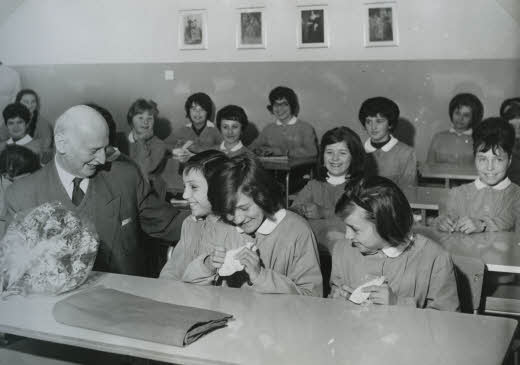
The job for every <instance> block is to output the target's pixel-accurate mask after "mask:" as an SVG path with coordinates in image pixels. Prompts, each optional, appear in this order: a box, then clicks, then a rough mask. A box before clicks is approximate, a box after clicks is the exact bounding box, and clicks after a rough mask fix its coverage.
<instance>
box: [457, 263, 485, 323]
mask: <svg viewBox="0 0 520 365" xmlns="http://www.w3.org/2000/svg"><path fill="white" fill-rule="evenodd" d="M452 259H453V264H454V266H455V277H456V279H457V291H458V293H459V301H460V307H461V310H462V312H465V313H475V314H477V313H478V312H479V310H480V305H481V303H482V299H481V298H482V284H483V282H484V271H485V269H486V265H485V264H484V262H483V261H482V260H480V259H476V258H473V257H465V256H456V255H453V256H452Z"/></svg>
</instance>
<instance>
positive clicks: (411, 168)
mask: <svg viewBox="0 0 520 365" xmlns="http://www.w3.org/2000/svg"><path fill="white" fill-rule="evenodd" d="M398 120H399V107H398V106H397V104H396V103H394V102H393V101H392V100H390V99H387V98H384V97H375V98H370V99H367V100H365V101H364V102H363V104H361V108H360V109H359V121H360V122H361V124H362V125H363V127H364V128H365V129H366V131H367V133H368V135H369V137H370V138H369V139H367V140H366V142H365V151H366V152H367V153H368V161H367V170H368V171H367V174H368V175H380V176H385V177H387V178H389V179H390V180H392V181H393V182H395V183H396V184H397V185H398V186H400V187H401V188H405V187H407V186H410V185H416V180H417V158H416V157H415V151H414V149H413V148H412V147H410V146H408V145H406V144H405V143H403V142H401V141H399V140H397V138H395V137H394V136H392V134H391V132H392V131H393V130H394V129H395V127H396V126H397V122H398Z"/></svg>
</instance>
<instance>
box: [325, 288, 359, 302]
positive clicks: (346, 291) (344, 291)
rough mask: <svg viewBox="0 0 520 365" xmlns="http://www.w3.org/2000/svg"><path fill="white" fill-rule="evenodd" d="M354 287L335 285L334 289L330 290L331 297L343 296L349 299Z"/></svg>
mask: <svg viewBox="0 0 520 365" xmlns="http://www.w3.org/2000/svg"><path fill="white" fill-rule="evenodd" d="M353 291H354V289H352V288H351V287H349V286H347V285H341V286H333V287H332V290H331V291H330V294H329V298H333V299H336V298H343V299H344V300H347V299H348V298H350V295H351V294H352V292H353Z"/></svg>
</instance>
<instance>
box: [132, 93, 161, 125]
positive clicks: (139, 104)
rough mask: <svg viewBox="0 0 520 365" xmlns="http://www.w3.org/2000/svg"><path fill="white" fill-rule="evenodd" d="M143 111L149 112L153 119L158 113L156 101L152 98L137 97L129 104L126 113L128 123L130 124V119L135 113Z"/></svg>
mask: <svg viewBox="0 0 520 365" xmlns="http://www.w3.org/2000/svg"><path fill="white" fill-rule="evenodd" d="M144 112H150V113H151V114H152V115H153V117H154V119H155V118H157V115H158V114H159V109H158V108H157V103H156V102H155V101H153V100H146V99H143V98H140V99H137V100H136V101H134V102H133V103H132V105H130V109H128V113H127V114H126V121H127V122H128V124H129V125H132V119H134V117H135V116H136V115H137V114H141V113H144Z"/></svg>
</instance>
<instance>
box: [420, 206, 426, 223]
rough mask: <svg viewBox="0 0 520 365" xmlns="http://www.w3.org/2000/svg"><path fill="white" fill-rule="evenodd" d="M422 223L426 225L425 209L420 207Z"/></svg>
mask: <svg viewBox="0 0 520 365" xmlns="http://www.w3.org/2000/svg"><path fill="white" fill-rule="evenodd" d="M421 219H422V224H423V225H426V209H421Z"/></svg>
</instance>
